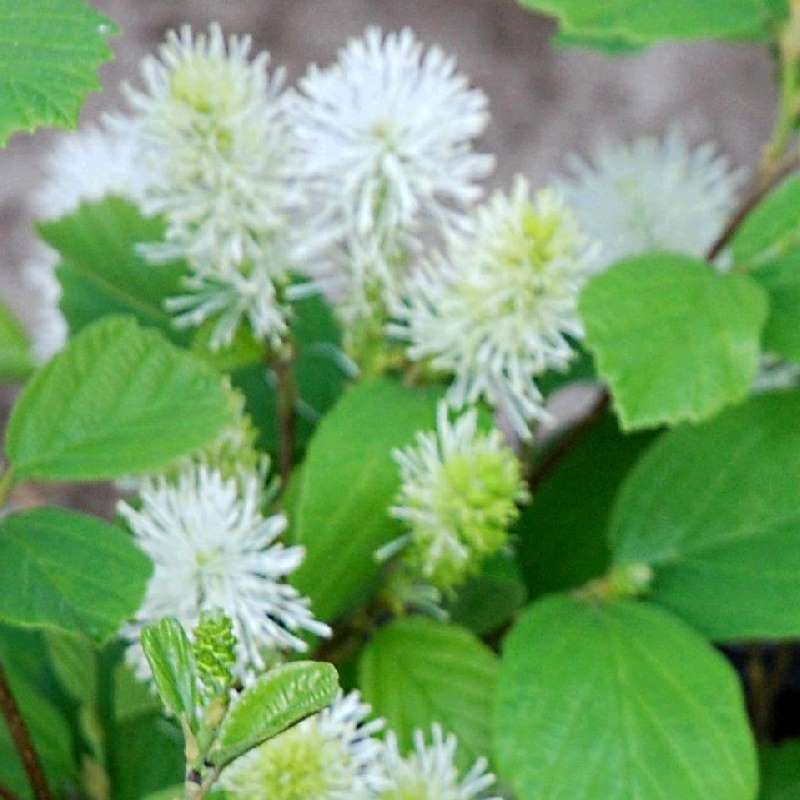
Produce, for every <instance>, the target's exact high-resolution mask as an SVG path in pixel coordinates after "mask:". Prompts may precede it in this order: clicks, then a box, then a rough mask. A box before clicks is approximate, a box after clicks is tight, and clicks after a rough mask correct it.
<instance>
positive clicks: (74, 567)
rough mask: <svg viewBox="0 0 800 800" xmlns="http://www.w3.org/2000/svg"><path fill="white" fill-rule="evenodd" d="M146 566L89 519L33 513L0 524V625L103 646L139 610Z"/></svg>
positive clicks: (121, 538) (123, 539) (122, 537)
mask: <svg viewBox="0 0 800 800" xmlns="http://www.w3.org/2000/svg"><path fill="white" fill-rule="evenodd" d="M151 571H152V565H151V564H150V560H149V559H148V558H147V557H146V556H145V555H144V554H143V553H142V552H141V551H140V550H139V549H138V548H137V547H136V545H135V544H134V543H133V540H132V539H131V538H130V536H127V535H126V534H125V532H124V531H122V530H121V529H120V528H117V527H115V526H114V525H109V524H108V523H107V522H103V521H102V520H100V519H96V518H95V517H89V516H87V515H85V514H78V513H76V512H74V511H67V510H65V509H60V508H39V509H35V510H33V511H27V512H24V513H20V514H14V515H12V516H9V517H5V518H4V519H3V520H2V521H0V586H6V587H13V591H4V592H0V619H1V620H4V621H6V622H9V623H11V624H13V625H21V626H23V627H31V628H54V629H56V630H60V631H64V632H67V633H77V634H83V635H85V636H89V637H91V638H92V639H94V640H95V641H98V642H102V641H104V640H106V639H108V637H109V636H112V635H113V634H115V633H116V632H117V631H118V630H119V627H120V625H121V624H122V622H124V621H125V620H126V619H128V618H129V617H130V616H131V615H132V614H133V612H134V611H136V609H137V608H138V606H139V603H140V602H141V600H142V597H143V596H144V590H145V586H146V584H147V580H148V578H149V577H150V573H151Z"/></svg>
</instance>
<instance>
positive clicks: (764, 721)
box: [745, 645, 772, 745]
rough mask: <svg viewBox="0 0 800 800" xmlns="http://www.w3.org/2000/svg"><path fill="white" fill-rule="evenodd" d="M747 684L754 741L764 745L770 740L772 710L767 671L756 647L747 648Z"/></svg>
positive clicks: (760, 653)
mask: <svg viewBox="0 0 800 800" xmlns="http://www.w3.org/2000/svg"><path fill="white" fill-rule="evenodd" d="M745 671H746V673H747V683H748V686H749V688H750V692H749V697H748V705H749V707H750V718H751V720H752V723H753V733H754V734H755V737H756V741H757V742H758V743H759V744H761V745H765V744H768V743H769V740H770V720H771V718H772V709H771V703H770V696H769V695H770V692H769V686H768V681H767V671H766V668H765V666H764V654H763V653H762V652H761V648H760V647H758V645H753V646H752V647H750V648H748V652H747V664H746V667H745Z"/></svg>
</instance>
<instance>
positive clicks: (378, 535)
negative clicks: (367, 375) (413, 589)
mask: <svg viewBox="0 0 800 800" xmlns="http://www.w3.org/2000/svg"><path fill="white" fill-rule="evenodd" d="M437 396H438V393H437V392H434V391H431V390H424V389H409V388H407V387H405V386H403V385H402V384H401V383H399V382H398V381H394V380H389V379H386V380H379V381H367V382H364V383H361V384H359V385H358V386H356V387H354V388H353V389H351V390H350V391H349V392H348V393H347V394H346V395H345V396H344V397H343V398H342V399H341V401H340V402H339V403H338V404H337V405H336V407H335V408H334V409H333V410H332V411H331V412H330V413H329V414H328V415H327V416H326V417H325V419H324V420H323V421H322V423H321V424H320V426H319V428H318V429H317V433H316V435H315V436H314V438H313V439H312V440H311V443H310V445H309V448H308V456H307V458H306V461H305V464H304V465H303V474H302V476H301V478H300V486H299V490H298V492H297V496H296V505H295V507H294V509H293V512H292V513H290V519H293V521H294V525H293V528H292V532H291V533H292V536H293V539H294V541H295V542H296V543H297V544H302V545H305V547H306V558H305V561H304V562H303V564H302V566H301V567H300V569H298V570H297V572H296V573H295V574H294V575H293V576H292V582H293V583H294V584H295V586H296V587H297V588H298V589H299V590H300V591H301V592H302V593H303V594H305V595H307V596H309V597H310V598H311V600H312V606H313V608H314V613H315V614H316V615H317V616H318V617H320V618H322V619H324V620H332V619H335V618H336V617H338V616H340V615H341V614H343V613H345V612H346V611H348V610H350V609H352V608H354V607H355V606H357V605H358V604H359V603H360V602H363V601H365V600H366V599H367V598H368V597H369V596H370V593H371V592H372V590H373V589H374V587H375V584H376V581H377V578H378V575H379V573H380V569H381V566H380V564H379V563H378V562H377V561H376V559H375V551H376V550H377V549H378V548H380V547H381V546H382V545H385V544H386V543H387V542H390V541H391V540H392V539H394V538H396V537H397V536H399V535H401V534H402V533H403V528H402V527H401V525H400V524H399V523H398V522H397V521H396V520H393V519H391V518H390V517H389V512H388V509H389V506H390V505H391V503H392V500H393V499H394V496H395V494H396V492H397V490H398V489H399V487H400V471H399V469H398V467H397V465H396V464H395V462H394V460H393V459H392V454H391V453H392V449H393V448H395V447H401V446H403V445H406V444H408V443H409V442H411V441H412V439H413V437H414V434H415V433H416V432H417V431H420V430H427V429H433V428H434V427H435V419H436V399H437Z"/></svg>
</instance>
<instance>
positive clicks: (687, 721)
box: [495, 596, 757, 800]
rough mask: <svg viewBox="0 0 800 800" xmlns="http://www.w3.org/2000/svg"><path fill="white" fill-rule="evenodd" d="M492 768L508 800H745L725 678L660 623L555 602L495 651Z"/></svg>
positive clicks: (738, 726) (750, 753) (737, 696)
mask: <svg viewBox="0 0 800 800" xmlns="http://www.w3.org/2000/svg"><path fill="white" fill-rule="evenodd" d="M495 756H496V759H497V765H498V768H499V769H500V772H501V774H502V775H503V777H504V778H506V779H507V780H509V781H510V782H511V784H512V786H513V787H514V788H515V790H516V791H517V794H518V797H519V800H540V798H541V800H556V798H565V800H566V798H570V799H571V798H578V797H580V798H585V799H586V800H607V799H608V798H612V797H619V798H634V797H635V798H637V800H661V798H665V797H670V798H678V797H680V798H681V800H708V798H712V797H715V798H716V797H719V798H722V797H724V798H725V799H726V800H753V798H754V797H755V793H756V786H757V775H756V763H755V748H754V745H753V742H752V738H751V735H750V732H749V730H748V726H747V720H746V716H745V711H744V704H743V702H742V692H741V688H740V686H739V683H738V680H737V677H736V674H735V673H734V672H733V670H732V669H731V668H730V667H729V666H728V664H727V663H726V662H725V660H724V659H723V658H722V656H720V655H719V654H718V653H716V652H715V651H714V650H713V648H711V647H710V646H709V645H708V644H707V643H706V642H705V641H703V639H702V638H701V637H700V636H698V635H697V634H696V633H694V632H693V631H692V630H691V629H690V628H688V627H687V626H686V625H684V624H683V623H681V622H680V621H679V620H677V619H675V618H674V617H672V616H671V615H670V614H668V613H666V612H664V611H662V610H660V609H658V608H655V607H653V606H650V605H647V604H645V603H637V602H632V601H622V602H617V603H612V604H610V605H594V604H590V603H586V602H582V601H579V600H575V599H571V598H568V597H565V596H553V597H550V598H547V599H544V600H542V601H540V602H539V603H536V604H534V605H533V606H532V607H531V608H530V610H529V611H528V612H527V613H526V615H525V616H524V617H523V618H522V619H521V620H520V621H519V623H518V624H517V626H516V627H515V628H514V630H513V631H512V632H511V634H510V635H509V637H508V638H507V640H506V643H505V647H504V657H503V661H502V668H501V672H500V679H499V685H498V698H497V706H496V714H495Z"/></svg>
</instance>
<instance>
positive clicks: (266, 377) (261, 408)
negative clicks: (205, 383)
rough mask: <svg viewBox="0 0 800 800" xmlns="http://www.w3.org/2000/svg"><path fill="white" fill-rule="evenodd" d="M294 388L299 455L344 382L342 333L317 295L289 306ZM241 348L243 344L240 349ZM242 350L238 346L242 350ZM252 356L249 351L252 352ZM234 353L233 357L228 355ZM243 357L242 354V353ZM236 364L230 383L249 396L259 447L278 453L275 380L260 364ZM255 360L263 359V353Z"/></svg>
mask: <svg viewBox="0 0 800 800" xmlns="http://www.w3.org/2000/svg"><path fill="white" fill-rule="evenodd" d="M292 311H293V319H292V324H291V328H292V338H293V341H294V348H295V360H294V378H295V382H296V384H297V395H298V396H297V402H296V405H295V409H296V412H297V451H298V453H297V454H298V455H300V454H302V451H303V450H304V449H305V447H306V445H307V444H308V441H309V439H310V438H311V436H312V434H313V433H314V430H315V428H316V426H317V423H318V422H319V421H320V419H321V418H322V417H323V416H324V415H325V414H326V413H327V412H328V411H329V410H330V409H331V408H332V407H333V405H334V404H335V403H336V401H337V400H338V399H339V396H340V395H341V393H342V391H343V390H344V388H345V385H346V382H347V374H346V371H345V366H344V363H343V359H344V355H343V353H342V350H341V344H342V334H341V331H340V329H339V326H338V324H337V322H336V319H335V317H334V315H333V310H332V309H331V307H330V305H329V304H328V302H327V301H326V300H325V299H324V298H323V297H321V296H319V295H313V296H310V297H305V298H303V299H302V300H298V301H297V302H295V303H293V304H292ZM240 347H241V345H240ZM243 350H244V347H242V351H243ZM251 352H252V349H251ZM230 355H233V354H230ZM241 356H242V357H244V352H242V353H241ZM254 361H255V359H253V358H250V362H251V363H250V364H249V365H246V364H245V365H241V361H240V364H239V365H237V367H236V369H235V371H234V373H233V382H234V384H235V385H236V386H237V387H239V388H240V389H242V390H243V391H244V392H245V394H246V395H247V411H248V413H249V414H250V415H251V417H252V418H253V421H254V422H255V424H256V426H257V427H258V429H259V431H260V432H261V437H260V445H261V446H262V447H263V448H264V449H266V450H269V451H270V452H272V453H276V452H277V450H278V439H279V435H278V427H279V421H278V400H277V391H276V389H277V377H276V375H275V373H274V371H273V370H271V369H270V368H268V367H267V366H265V364H263V363H252V362H254ZM259 361H263V354H262V356H261V358H260V359H259Z"/></svg>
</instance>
